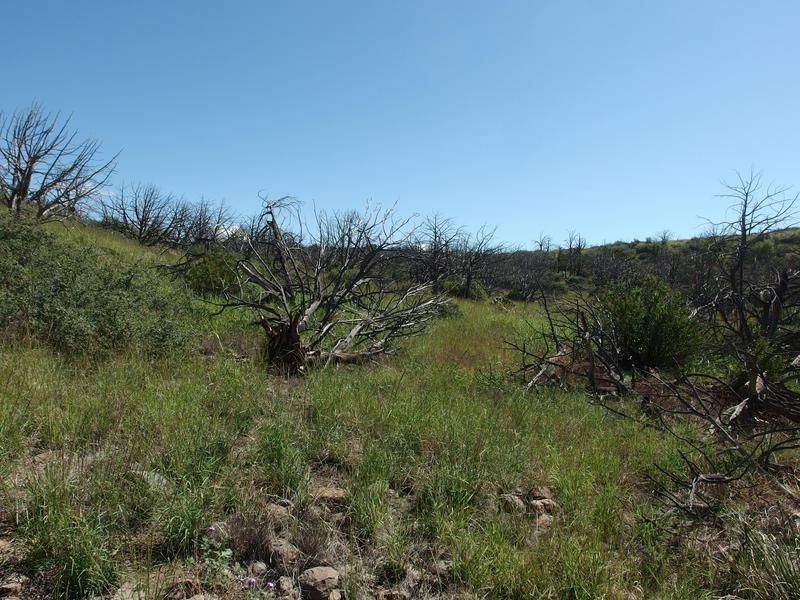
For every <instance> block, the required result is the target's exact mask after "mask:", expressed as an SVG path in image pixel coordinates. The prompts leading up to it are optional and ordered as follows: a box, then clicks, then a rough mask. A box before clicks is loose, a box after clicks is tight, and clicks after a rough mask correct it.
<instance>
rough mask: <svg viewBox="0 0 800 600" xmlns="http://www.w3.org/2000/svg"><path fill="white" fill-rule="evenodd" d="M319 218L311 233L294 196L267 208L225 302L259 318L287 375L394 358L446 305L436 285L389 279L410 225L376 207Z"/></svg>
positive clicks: (270, 355)
mask: <svg viewBox="0 0 800 600" xmlns="http://www.w3.org/2000/svg"><path fill="white" fill-rule="evenodd" d="M314 217H315V218H314V222H313V228H309V227H308V226H307V224H306V222H305V221H304V219H303V218H302V215H301V214H300V211H299V205H298V203H297V202H296V201H294V200H293V199H291V198H281V199H279V200H277V201H270V202H267V201H265V204H264V208H263V210H262V212H261V214H260V215H259V217H258V218H257V219H256V221H255V222H254V224H253V226H252V227H250V228H249V233H248V235H247V236H246V238H245V241H244V244H245V246H246V248H245V252H244V255H245V258H243V259H242V260H241V261H240V262H239V263H238V265H237V275H238V285H237V291H236V292H235V293H232V294H230V295H229V297H228V299H227V301H226V302H225V306H234V307H245V308H248V309H250V310H252V311H254V312H255V313H256V315H257V323H258V324H259V325H260V326H261V327H262V328H263V330H264V332H265V334H266V344H265V357H266V359H267V361H268V363H270V364H271V365H273V366H275V367H276V368H277V369H278V370H279V371H281V372H283V373H286V374H296V373H301V372H303V371H305V370H306V368H307V367H308V366H309V365H312V364H321V365H328V364H331V363H333V362H355V361H360V360H364V359H368V358H370V357H374V356H376V355H379V354H383V353H386V352H388V351H391V350H392V348H393V346H394V342H396V341H397V340H398V339H399V338H403V337H408V336H412V335H417V334H420V333H422V332H423V331H424V329H425V327H426V325H427V324H428V322H429V321H430V320H431V319H432V318H433V317H435V316H436V315H438V314H440V311H441V309H442V307H443V305H444V304H445V303H446V298H445V297H444V296H443V295H442V294H435V293H433V292H432V285H431V283H432V282H423V283H410V282H408V281H406V280H405V278H404V277H402V276H399V277H398V276H394V273H393V272H392V266H393V262H395V261H397V260H399V259H401V258H402V254H403V252H404V251H405V249H406V248H407V246H408V240H409V239H410V237H409V236H410V235H411V230H412V228H411V224H410V220H409V219H398V218H397V217H396V216H395V215H394V213H393V211H392V210H381V209H379V208H368V209H367V210H365V211H364V212H361V213H357V212H348V213H324V212H317V213H315V215H314ZM290 227H291V228H293V229H294V230H293V231H290V230H289V228H290Z"/></svg>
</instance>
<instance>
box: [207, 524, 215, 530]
mask: <svg viewBox="0 0 800 600" xmlns="http://www.w3.org/2000/svg"><path fill="white" fill-rule="evenodd" d="M208 530H209V531H216V530H217V528H216V527H214V526H213V525H212V526H211V527H209V528H208Z"/></svg>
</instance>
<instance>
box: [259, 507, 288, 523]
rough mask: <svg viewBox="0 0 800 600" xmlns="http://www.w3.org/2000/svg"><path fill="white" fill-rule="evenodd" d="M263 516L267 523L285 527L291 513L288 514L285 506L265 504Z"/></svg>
mask: <svg viewBox="0 0 800 600" xmlns="http://www.w3.org/2000/svg"><path fill="white" fill-rule="evenodd" d="M264 516H266V517H267V520H268V521H271V522H272V523H275V524H277V525H286V523H288V522H289V521H290V520H291V518H292V513H291V512H289V508H288V507H286V506H282V505H280V504H267V505H266V506H265V507H264Z"/></svg>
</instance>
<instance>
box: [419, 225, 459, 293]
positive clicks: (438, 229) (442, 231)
mask: <svg viewBox="0 0 800 600" xmlns="http://www.w3.org/2000/svg"><path fill="white" fill-rule="evenodd" d="M461 237H462V230H461V228H460V227H457V226H456V225H455V224H454V223H453V221H452V220H451V219H446V218H444V217H442V216H441V215H439V214H435V215H433V216H430V217H427V218H426V219H425V220H424V221H423V222H422V224H421V225H420V226H419V227H418V228H417V229H416V231H415V233H414V236H413V239H412V240H411V242H412V243H411V251H410V253H409V254H410V257H411V264H412V267H411V271H412V274H413V276H414V277H415V278H416V279H417V280H418V281H439V280H441V279H444V278H445V277H448V276H450V275H453V274H454V273H455V267H456V261H455V254H456V250H457V246H458V245H459V242H460V238H461Z"/></svg>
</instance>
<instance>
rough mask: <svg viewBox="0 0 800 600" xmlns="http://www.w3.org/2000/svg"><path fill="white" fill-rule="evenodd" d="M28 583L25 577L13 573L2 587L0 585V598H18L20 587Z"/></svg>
mask: <svg viewBox="0 0 800 600" xmlns="http://www.w3.org/2000/svg"><path fill="white" fill-rule="evenodd" d="M28 581H29V579H28V578H27V577H26V576H25V575H20V574H19V573H13V574H12V575H11V576H10V577H8V578H7V579H6V580H5V581H3V583H2V585H0V597H2V598H7V597H9V596H18V595H19V594H20V593H22V587H23V586H24V585H25V584H26V583H27V582H28Z"/></svg>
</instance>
